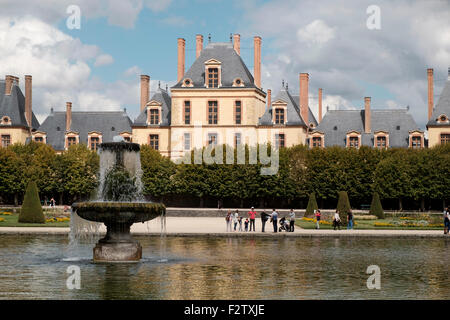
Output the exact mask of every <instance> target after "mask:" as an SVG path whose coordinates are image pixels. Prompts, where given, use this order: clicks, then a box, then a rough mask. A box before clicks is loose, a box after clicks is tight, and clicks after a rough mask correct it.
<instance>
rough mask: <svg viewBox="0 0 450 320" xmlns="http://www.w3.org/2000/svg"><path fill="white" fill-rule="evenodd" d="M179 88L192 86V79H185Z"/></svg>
mask: <svg viewBox="0 0 450 320" xmlns="http://www.w3.org/2000/svg"><path fill="white" fill-rule="evenodd" d="M181 86H182V87H189V88H190V87H193V86H194V82H192V79H189V78H186V79H184V80H183V84H182V85H181Z"/></svg>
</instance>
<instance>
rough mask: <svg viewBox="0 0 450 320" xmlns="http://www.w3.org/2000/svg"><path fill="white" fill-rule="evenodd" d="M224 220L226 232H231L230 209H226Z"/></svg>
mask: <svg viewBox="0 0 450 320" xmlns="http://www.w3.org/2000/svg"><path fill="white" fill-rule="evenodd" d="M225 221H226V222H227V232H231V210H228V212H227V216H226V217H225Z"/></svg>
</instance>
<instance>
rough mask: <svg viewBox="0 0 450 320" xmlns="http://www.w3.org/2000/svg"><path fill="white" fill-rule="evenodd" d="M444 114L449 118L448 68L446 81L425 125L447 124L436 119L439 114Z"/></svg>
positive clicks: (449, 78) (449, 90)
mask: <svg viewBox="0 0 450 320" xmlns="http://www.w3.org/2000/svg"><path fill="white" fill-rule="evenodd" d="M443 114H445V115H446V116H447V118H450V68H449V75H448V79H447V82H446V83H445V86H444V89H443V90H442V93H441V95H440V97H439V101H438V103H437V104H436V106H435V107H434V109H433V113H432V115H431V119H430V120H429V121H428V123H427V126H448V123H439V122H437V121H436V119H438V118H439V116H441V115H443Z"/></svg>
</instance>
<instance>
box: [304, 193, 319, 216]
mask: <svg viewBox="0 0 450 320" xmlns="http://www.w3.org/2000/svg"><path fill="white" fill-rule="evenodd" d="M317 209H319V208H318V207H317V202H316V195H315V193H314V192H313V193H311V194H310V195H309V200H308V206H307V207H306V212H305V217H312V216H314V210H317Z"/></svg>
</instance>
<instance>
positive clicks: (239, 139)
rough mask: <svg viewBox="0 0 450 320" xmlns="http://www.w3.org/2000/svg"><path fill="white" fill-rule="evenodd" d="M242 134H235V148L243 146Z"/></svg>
mask: <svg viewBox="0 0 450 320" xmlns="http://www.w3.org/2000/svg"><path fill="white" fill-rule="evenodd" d="M241 143H242V142H241V134H240V133H239V132H237V133H235V134H234V146H235V147H237V146H239V145H240V144H241Z"/></svg>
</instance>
